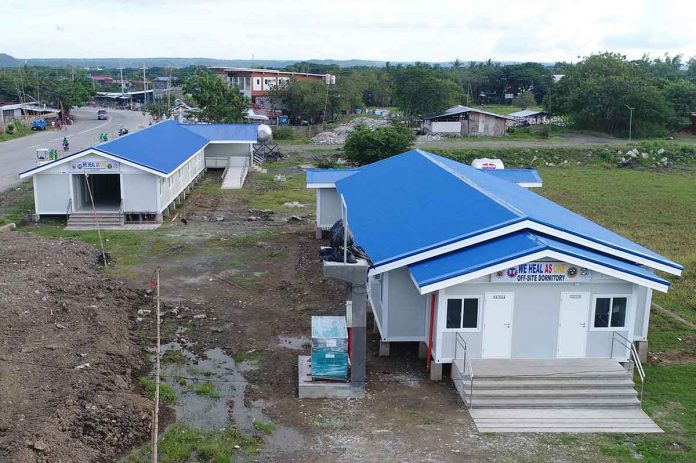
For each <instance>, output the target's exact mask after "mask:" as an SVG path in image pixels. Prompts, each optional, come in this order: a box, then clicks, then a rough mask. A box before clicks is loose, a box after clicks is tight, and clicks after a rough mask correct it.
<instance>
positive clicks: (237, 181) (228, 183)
mask: <svg viewBox="0 0 696 463" xmlns="http://www.w3.org/2000/svg"><path fill="white" fill-rule="evenodd" d="M248 173H249V158H247V157H246V156H231V157H230V159H229V161H228V163H227V167H226V168H225V172H224V173H223V174H222V189H224V190H238V189H240V188H242V186H243V185H244V180H246V176H247V174H248Z"/></svg>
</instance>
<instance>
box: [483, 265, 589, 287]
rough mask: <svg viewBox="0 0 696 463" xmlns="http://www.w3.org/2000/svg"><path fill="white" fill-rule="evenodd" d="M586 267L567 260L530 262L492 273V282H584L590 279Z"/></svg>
mask: <svg viewBox="0 0 696 463" xmlns="http://www.w3.org/2000/svg"><path fill="white" fill-rule="evenodd" d="M590 274H591V272H590V271H589V270H588V269H586V268H585V267H579V266H577V265H571V264H566V263H565V262H530V263H528V264H522V265H518V266H516V267H510V268H509V269H507V270H501V271H499V272H496V273H493V274H492V275H491V283H583V282H588V281H590Z"/></svg>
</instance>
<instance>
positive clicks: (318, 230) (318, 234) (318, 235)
mask: <svg viewBox="0 0 696 463" xmlns="http://www.w3.org/2000/svg"><path fill="white" fill-rule="evenodd" d="M323 234H324V233H323V231H322V229H321V228H319V227H317V228H316V229H315V235H314V236H315V237H316V239H318V240H320V239H322V238H323Z"/></svg>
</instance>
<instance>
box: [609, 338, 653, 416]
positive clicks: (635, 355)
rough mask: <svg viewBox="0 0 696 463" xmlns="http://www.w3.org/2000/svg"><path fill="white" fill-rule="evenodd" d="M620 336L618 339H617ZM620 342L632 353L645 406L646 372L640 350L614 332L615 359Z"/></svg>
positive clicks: (612, 342)
mask: <svg viewBox="0 0 696 463" xmlns="http://www.w3.org/2000/svg"><path fill="white" fill-rule="evenodd" d="M617 336H618V339H617ZM615 342H618V343H619V344H620V345H622V346H624V347H625V348H626V349H628V350H629V352H630V357H629V358H630V360H631V361H632V364H633V365H635V369H636V370H638V377H639V378H640V403H641V405H642V404H643V388H644V386H645V370H643V363H642V362H641V361H640V358H639V357H638V350H637V349H636V346H635V345H634V344H633V343H632V342H631V341H630V340H629V339H628V338H627V337H626V336H624V335H622V334H621V333H619V332H617V331H612V335H611V357H614V343H615Z"/></svg>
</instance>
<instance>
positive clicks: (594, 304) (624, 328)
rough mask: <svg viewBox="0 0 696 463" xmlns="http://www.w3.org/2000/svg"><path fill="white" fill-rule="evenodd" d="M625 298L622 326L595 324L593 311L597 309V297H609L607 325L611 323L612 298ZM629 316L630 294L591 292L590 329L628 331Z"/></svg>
mask: <svg viewBox="0 0 696 463" xmlns="http://www.w3.org/2000/svg"><path fill="white" fill-rule="evenodd" d="M620 297H623V298H626V314H625V316H624V326H621V327H618V326H606V327H604V326H601V327H596V326H595V312H596V311H597V299H609V325H611V310H612V307H613V306H614V299H616V298H620ZM630 317H631V295H630V294H593V295H592V315H591V317H590V331H628V330H629V325H630V322H629V320H630Z"/></svg>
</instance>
